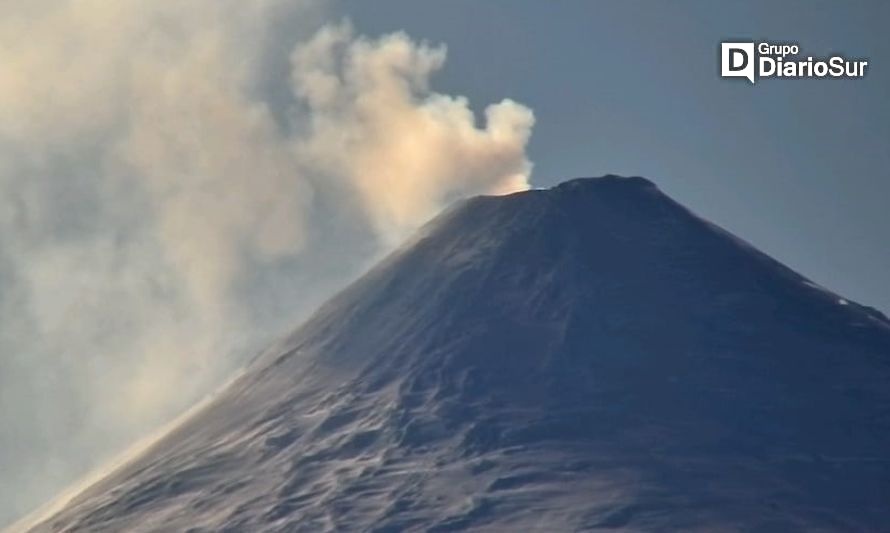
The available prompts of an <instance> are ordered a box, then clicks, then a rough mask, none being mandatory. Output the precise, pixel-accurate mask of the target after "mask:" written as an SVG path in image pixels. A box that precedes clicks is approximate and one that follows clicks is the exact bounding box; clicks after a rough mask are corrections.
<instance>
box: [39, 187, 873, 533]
mask: <svg viewBox="0 0 890 533" xmlns="http://www.w3.org/2000/svg"><path fill="white" fill-rule="evenodd" d="M888 502H890V323H888V321H887V319H886V318H885V317H884V316H883V315H881V314H880V313H878V312H876V311H874V310H872V309H869V308H866V307H863V306H860V305H857V304H855V303H852V302H846V301H841V299H840V297H838V296H837V295H835V294H832V293H830V292H828V291H826V290H824V289H821V288H818V287H816V286H814V285H813V284H811V283H809V282H808V281H807V280H806V279H804V278H803V277H801V276H799V275H798V274H796V273H794V272H793V271H791V270H789V269H788V268H786V267H784V266H782V265H781V264H779V263H777V262H776V261H774V260H772V259H770V258H769V257H767V256H765V255H763V254H762V253H760V252H758V251H757V250H755V249H753V248H752V247H751V246H749V245H747V244H746V243H744V242H742V241H740V240H738V239H736V238H734V237H733V236H731V235H729V234H727V233H726V232H724V231H722V230H720V229H719V228H717V227H715V226H713V225H711V224H709V223H707V222H705V221H703V220H701V219H699V218H697V217H696V216H694V215H692V214H691V213H690V212H688V211H687V210H686V209H684V208H683V207H681V206H680V205H678V204H676V203H675V202H673V201H672V200H671V199H669V198H668V197H666V196H665V195H664V194H662V193H661V192H660V191H659V190H658V189H657V188H656V187H655V186H654V185H653V184H652V183H650V182H649V181H647V180H645V179H642V178H618V177H614V176H607V177H604V178H596V179H580V180H573V181H570V182H567V183H564V184H562V185H560V186H558V187H555V188H553V189H550V190H542V191H528V192H524V193H519V194H514V195H511V196H506V197H479V198H474V199H471V200H468V201H465V202H462V203H460V204H459V205H457V206H455V207H453V208H452V209H450V210H448V211H447V212H446V213H444V214H442V215H441V216H440V217H438V218H437V219H436V220H434V221H433V222H432V223H430V224H429V225H428V226H427V227H426V228H424V229H423V230H422V231H421V232H420V233H419V234H418V235H417V236H416V237H415V238H414V239H413V240H412V241H411V242H410V243H408V244H407V245H405V246H404V247H402V248H401V249H400V250H399V251H397V252H396V253H394V254H393V255H392V256H390V257H389V258H388V259H386V260H385V261H383V262H382V263H381V264H380V265H378V266H377V267H376V268H374V269H373V270H372V271H370V272H369V273H368V274H366V275H365V276H364V277H363V278H361V279H360V280H358V281H357V282H355V283H354V284H352V285H351V286H350V287H348V288H347V289H346V290H344V291H343V292H342V293H340V294H339V295H338V296H336V297H335V298H333V299H332V300H331V301H330V302H329V303H327V304H326V305H325V306H323V307H322V308H321V309H320V310H319V311H318V312H317V313H316V314H315V315H314V316H313V317H312V318H311V319H310V320H309V321H308V322H306V323H305V324H304V325H302V326H301V327H300V328H299V329H297V330H296V331H295V332H294V333H293V334H292V335H290V336H289V337H288V338H287V339H285V340H283V341H282V342H281V343H280V344H279V345H278V346H275V347H273V348H271V349H270V350H268V351H267V352H266V353H264V354H263V355H261V356H260V357H259V358H258V359H257V360H256V361H254V362H253V364H252V365H251V366H250V367H249V368H248V369H247V371H246V372H245V374H244V375H243V376H241V377H240V378H239V379H238V380H236V381H235V382H234V383H233V384H232V385H231V386H229V387H228V388H227V389H225V390H224V391H223V392H222V393H221V394H220V395H219V396H218V397H217V398H216V399H215V400H213V401H212V402H211V403H210V405H209V406H207V407H205V408H203V409H202V410H201V411H200V412H198V413H197V414H195V415H193V416H192V417H191V418H190V419H188V420H187V421H186V422H185V423H183V424H182V425H180V426H179V427H178V428H177V429H175V430H174V431H172V432H171V433H170V434H169V435H167V436H166V437H165V438H163V439H162V440H160V441H159V442H158V443H157V444H155V445H154V446H153V447H151V448H150V449H148V450H147V451H146V452H145V453H143V454H141V455H140V456H139V457H137V458H136V459H135V460H133V461H131V462H129V463H128V464H126V465H125V466H123V467H121V468H119V469H118V470H117V471H115V472H114V473H113V474H111V475H109V476H107V477H106V478H105V479H103V480H102V481H100V482H98V483H96V484H95V485H93V486H92V487H91V488H89V489H87V490H86V491H84V492H83V493H81V494H80V495H79V496H77V497H76V498H74V499H73V500H72V501H71V502H69V503H68V504H67V506H66V507H65V508H64V509H63V510H62V511H61V512H59V513H58V514H56V515H54V516H52V517H51V518H49V519H47V520H46V521H45V522H43V523H42V524H40V525H38V526H37V527H36V528H35V529H34V530H35V531H90V532H94V531H128V532H138V531H177V532H178V531H191V532H203V531H247V532H260V531H307V532H310V531H311V532H316V531H381V532H382V531H455V530H474V531H475V530H479V531H548V532H552V531H578V530H598V529H613V528H614V529H622V528H624V529H628V530H701V531H716V530H744V531H796V530H799V531H813V530H857V531H863V530H878V529H881V528H883V527H886V526H887V524H890V504H888Z"/></svg>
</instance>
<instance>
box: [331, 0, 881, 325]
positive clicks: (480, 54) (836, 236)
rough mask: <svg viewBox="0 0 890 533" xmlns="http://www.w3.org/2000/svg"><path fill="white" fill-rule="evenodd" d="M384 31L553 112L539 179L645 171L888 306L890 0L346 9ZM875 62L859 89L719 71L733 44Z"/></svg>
mask: <svg viewBox="0 0 890 533" xmlns="http://www.w3.org/2000/svg"><path fill="white" fill-rule="evenodd" d="M339 7H340V9H341V10H342V13H343V14H344V15H346V14H348V15H349V16H350V17H351V19H352V20H353V21H354V22H355V25H356V27H358V28H360V30H361V31H362V32H365V33H368V34H371V35H373V34H377V33H381V32H387V31H392V30H398V29H404V30H405V31H407V32H408V33H409V34H411V35H413V36H415V37H416V38H423V39H428V40H430V41H431V42H434V43H437V42H444V43H446V44H447V46H448V53H449V58H448V64H447V65H446V68H445V69H444V71H443V72H442V73H440V74H439V75H438V77H437V79H436V82H437V87H438V88H439V89H442V90H444V91H445V92H448V93H458V94H465V95H467V96H468V97H469V98H470V101H471V102H473V103H474V104H475V105H477V106H481V105H484V104H485V103H487V102H492V101H497V100H499V99H500V98H502V97H505V96H507V97H511V98H514V99H516V100H517V101H519V102H522V103H524V104H526V105H528V106H529V107H531V108H532V109H533V110H534V112H535V116H536V119H537V122H536V126H535V130H534V134H533V137H532V141H531V144H530V148H529V153H530V157H531V159H532V161H533V162H534V164H535V170H534V175H533V179H532V182H533V183H534V184H535V185H536V186H547V185H551V184H553V183H556V182H559V181H562V180H563V179H566V178H570V177H575V176H587V175H600V174H605V173H617V174H628V175H635V174H638V175H643V176H646V177H649V178H652V179H653V180H655V181H656V182H657V183H658V185H659V186H660V187H661V188H662V189H663V190H665V191H666V192H668V193H669V194H671V195H672V196H674V197H675V198H676V199H677V200H679V201H680V202H682V203H684V204H686V205H687V206H689V207H690V208H692V209H693V210H694V211H696V212H698V213H699V214H701V215H703V216H704V217H706V218H708V219H710V220H712V221H714V222H716V223H718V224H720V225H722V226H724V227H725V228H727V229H729V230H730V231H732V232H734V233H736V234H738V235H739V236H741V237H743V238H745V239H746V240H748V241H750V242H752V243H754V244H755V245H756V246H758V247H759V248H761V249H762V250H764V251H765V252H767V253H769V254H770V255H773V256H774V257H776V258H778V259H780V260H781V261H783V262H785V263H786V264H788V265H789V266H791V267H793V268H795V269H796V270H798V271H800V272H801V273H803V274H804V275H806V276H808V277H810V278H811V279H813V280H814V281H816V282H818V283H820V284H823V285H825V286H827V287H829V288H831V289H833V290H836V291H838V292H840V293H842V294H844V295H846V296H848V297H850V298H852V299H854V300H857V301H859V302H861V303H863V304H866V305H872V306H875V307H877V308H879V309H881V310H883V311H885V312H888V311H890V283H888V277H890V245H888V242H890V229H888V228H890V209H888V204H890V106H888V104H887V97H888V95H890V75H888V69H887V66H886V65H887V63H888V61H890V40H888V39H887V37H886V28H887V24H888V23H890V4H888V3H886V2H865V1H862V2H842V1H833V2H828V1H816V2H812V1H786V2H780V3H777V2H764V1H759V2H744V3H743V2H731V3H730V2H711V1H680V2H641V1H631V2H626V1H621V2H618V1H596V2H594V1H562V2H517V1H512V0H493V1H486V2H477V1H468V0H458V1H450V2H417V1H411V0H382V1H376V2H362V1H358V0H354V1H341V2H339ZM734 38H740V39H745V38H747V39H752V40H757V41H759V40H773V41H782V42H786V41H797V42H799V43H800V46H801V51H802V52H804V53H807V54H813V55H815V56H824V55H828V54H831V53H834V52H839V53H843V54H846V55H850V56H855V57H866V58H868V59H869V60H870V65H869V72H868V74H867V76H866V78H864V79H860V80H775V79H771V80H762V81H761V82H759V83H758V84H757V85H756V86H753V87H752V86H751V85H750V84H749V83H747V82H746V81H744V80H723V79H721V78H720V77H719V76H718V72H719V71H718V64H717V58H718V46H719V43H720V41H722V40H726V39H734Z"/></svg>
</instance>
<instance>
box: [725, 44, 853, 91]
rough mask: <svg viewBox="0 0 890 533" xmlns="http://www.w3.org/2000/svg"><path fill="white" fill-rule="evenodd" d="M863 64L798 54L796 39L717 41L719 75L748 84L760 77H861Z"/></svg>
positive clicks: (840, 58)
mask: <svg viewBox="0 0 890 533" xmlns="http://www.w3.org/2000/svg"><path fill="white" fill-rule="evenodd" d="M755 51H756V54H755ZM867 67H868V60H867V59H849V58H847V57H844V56H841V55H834V56H831V57H826V58H815V59H814V58H813V57H812V56H807V57H802V56H801V55H800V45H798V44H796V43H778V44H776V43H767V42H762V43H754V42H747V43H744V42H736V43H728V42H727V43H720V75H721V76H722V77H724V78H747V79H748V81H750V82H751V83H752V84H753V83H755V81H756V80H759V79H763V78H847V79H850V78H861V77H863V76H865V70H866V68H867Z"/></svg>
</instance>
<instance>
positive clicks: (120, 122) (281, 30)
mask: <svg viewBox="0 0 890 533" xmlns="http://www.w3.org/2000/svg"><path fill="white" fill-rule="evenodd" d="M2 6H3V17H2V18H0V65H2V67H0V68H2V69H3V73H2V75H0V240H2V243H3V246H2V249H0V472H3V476H2V479H0V493H2V494H3V495H4V497H3V501H2V502H0V524H2V523H3V522H6V521H8V520H10V519H12V518H14V516H15V515H17V514H21V513H23V512H25V511H27V510H28V509H29V508H30V507H33V506H34V505H36V504H38V503H40V501H41V500H43V499H46V498H47V497H48V496H50V495H51V494H52V492H54V491H56V490H58V489H59V488H61V486H62V485H64V484H66V483H68V482H70V481H72V480H73V478H75V477H76V476H78V475H80V474H82V473H83V472H84V471H85V470H86V469H88V468H90V467H92V466H95V465H96V463H97V462H98V461H99V460H101V459H102V458H104V457H106V456H107V455H108V454H109V453H111V452H112V451H114V450H116V449H119V448H120V447H121V446H123V445H124V444H125V443H127V442H129V441H132V440H133V439H134V438H135V437H136V436H138V435H140V434H143V433H145V432H146V431H147V430H148V429H150V428H152V427H154V426H157V425H158V424H159V423H161V422H162V421H163V420H165V419H168V418H169V417H170V416H172V415H173V414H174V413H176V412H177V411H179V410H181V409H183V408H184V407H185V406H186V405H187V404H189V403H190V402H193V401H194V400H195V399H196V398H197V397H198V396H199V395H200V394H202V393H205V392H206V391H207V390H208V389H209V388H210V387H211V386H213V385H214V384H215V383H219V381H220V380H221V379H222V377H223V376H224V375H225V374H227V373H229V372H231V371H232V370H233V368H234V366H235V365H237V364H239V362H243V360H244V357H245V356H247V355H249V353H250V352H251V350H254V349H256V348H257V347H258V345H259V343H261V342H264V341H265V340H267V339H268V337H269V336H270V335H273V334H277V333H281V332H283V330H284V329H285V328H286V327H287V326H289V325H291V324H292V323H293V321H295V320H297V319H298V318H300V317H302V316H304V315H305V313H307V312H308V311H311V308H312V307H313V306H314V305H315V304H317V303H318V302H319V301H320V299H322V298H323V297H324V296H325V295H327V294H328V293H329V292H330V291H331V290H332V289H333V288H335V287H337V286H338V285H340V284H342V283H343V282H344V281H345V280H347V279H349V277H350V276H354V275H355V274H356V273H357V271H358V270H359V269H360V268H361V267H362V266H363V265H365V264H366V262H367V261H369V260H370V259H371V258H372V257H374V256H375V255H377V254H379V253H380V252H381V251H382V250H385V249H386V247H388V246H391V245H392V244H393V243H396V242H397V241H398V240H399V239H401V238H402V237H403V236H404V235H405V233H406V232H408V231H410V230H411V229H412V228H415V227H416V226H417V225H418V224H420V223H421V222H423V221H425V220H426V219H428V218H429V217H431V216H432V215H433V214H435V213H436V211H438V210H439V209H441V208H442V207H443V206H444V205H446V204H447V203H449V202H450V201H452V200H453V199H455V198H457V197H461V196H466V195H470V194H477V193H504V192H510V191H515V190H520V189H524V188H527V187H528V177H529V172H530V168H531V167H530V164H529V162H528V161H527V159H526V156H525V148H526V144H527V142H528V139H529V135H530V132H531V128H532V124H533V116H532V113H531V111H530V110H529V109H527V108H525V107H523V106H522V105H520V104H517V103H515V102H511V101H503V102H500V103H497V104H494V105H491V106H489V107H488V108H487V109H485V111H484V117H480V119H479V120H477V117H475V115H474V113H473V110H472V109H471V108H470V105H469V103H468V102H467V100H466V99H464V98H462V97H453V96H448V95H443V94H438V93H436V92H435V91H433V90H432V88H431V85H430V82H431V77H432V76H433V75H434V74H435V72H436V71H438V70H439V69H441V68H442V66H443V64H444V62H445V58H446V50H445V48H444V47H443V46H431V45H428V44H424V43H418V42H416V41H413V40H412V39H411V38H409V37H408V36H407V35H405V34H402V33H395V34H391V35H384V36H382V37H379V38H368V37H362V36H359V35H357V34H356V33H355V32H354V31H353V29H352V28H351V27H350V25H349V24H348V23H340V24H334V25H326V24H324V16H325V15H324V8H323V6H320V5H318V4H317V3H316V2H314V1H310V0H251V1H248V2H244V1H240V0H239V1H236V0H191V1H189V2H172V1H158V2H153V1H148V0H117V1H115V2H108V1H106V0H78V1H67V0H5V1H3V2H2Z"/></svg>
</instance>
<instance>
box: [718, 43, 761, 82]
mask: <svg viewBox="0 0 890 533" xmlns="http://www.w3.org/2000/svg"><path fill="white" fill-rule="evenodd" d="M720 75H721V76H723V77H724V78H748V79H749V80H750V81H751V83H754V43H720Z"/></svg>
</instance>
